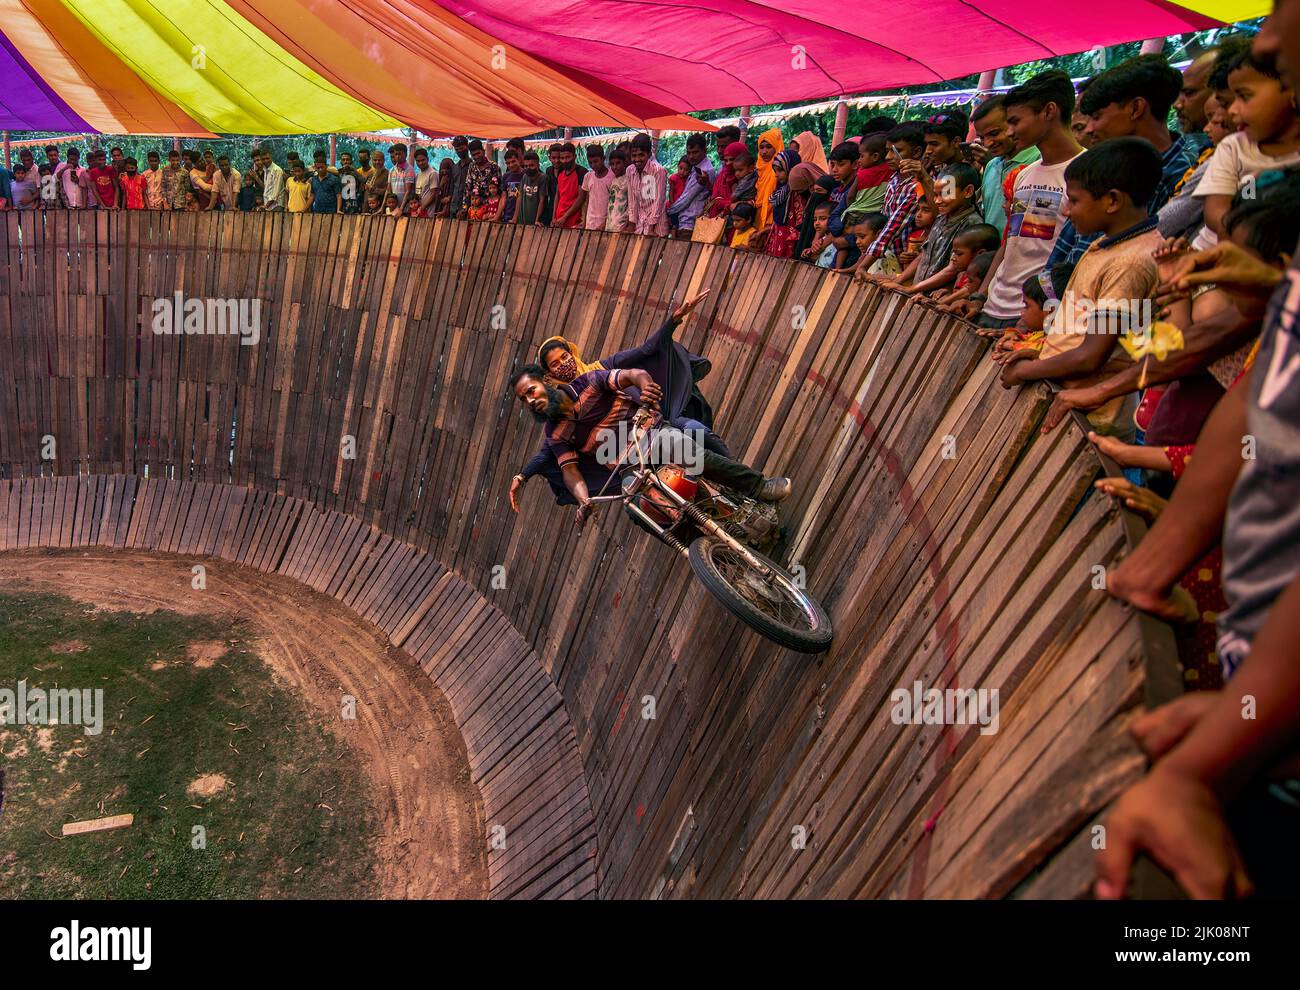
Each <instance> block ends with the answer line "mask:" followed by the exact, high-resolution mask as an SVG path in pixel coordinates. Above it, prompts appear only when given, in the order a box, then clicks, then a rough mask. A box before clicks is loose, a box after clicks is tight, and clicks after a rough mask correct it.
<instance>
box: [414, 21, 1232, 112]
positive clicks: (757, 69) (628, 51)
mask: <svg viewBox="0 0 1300 990" xmlns="http://www.w3.org/2000/svg"><path fill="white" fill-rule="evenodd" d="M436 2H437V3H439V4H441V5H442V6H443V7H445V8H447V9H448V10H451V11H454V12H455V13H457V14H459V15H460V16H461V17H463V18H464V19H465V20H466V21H467V22H468V23H470V24H473V25H474V26H475V27H477V28H479V29H481V30H482V31H484V32H485V33H487V34H489V35H492V36H494V37H497V38H500V39H501V40H503V41H505V42H506V43H508V44H512V45H516V46H518V47H519V48H521V49H523V50H524V51H526V52H528V53H529V54H531V55H534V56H537V57H539V58H543V59H548V60H551V61H554V62H555V63H558V64H559V65H562V66H565V67H568V68H571V69H577V70H580V71H582V72H585V73H588V74H590V75H592V76H594V77H595V78H597V79H601V80H605V81H606V82H609V83H615V82H616V83H617V84H618V85H619V86H620V87H622V88H623V89H626V90H630V91H631V92H633V93H637V94H639V95H640V96H643V97H645V98H646V99H649V100H654V101H656V102H658V103H662V104H664V105H666V106H669V107H672V108H673V109H674V110H678V111H684V110H701V109H710V108H715V107H727V106H743V105H747V104H750V105H752V104H762V103H777V102H788V101H793V100H801V99H814V98H817V97H825V96H832V95H839V94H843V93H861V92H867V91H870V90H873V89H884V88H889V87H894V86H904V85H911V84H916V83H932V82H941V81H943V80H945V79H952V78H955V77H958V76H962V75H966V74H968V73H972V72H979V71H981V70H984V69H989V68H995V67H997V66H1002V65H1014V64H1017V63H1020V62H1028V61H1032V60H1034V59H1040V58H1048V57H1050V56H1053V55H1063V54H1069V53H1071V52H1080V51H1087V50H1088V49H1090V48H1092V47H1094V46H1096V45H1109V44H1119V43H1121V42H1125V41H1134V40H1138V39H1143V38H1155V37H1161V36H1165V35H1171V34H1180V33H1182V32H1184V31H1194V30H1200V29H1203V28H1209V27H1215V26H1219V25H1221V24H1222V23H1223V22H1222V21H1220V20H1216V19H1214V18H1211V17H1207V16H1205V15H1203V14H1199V13H1196V12H1195V11H1192V10H1189V9H1186V8H1184V7H1181V6H1177V5H1175V4H1173V3H1168V2H1164V0H1090V2H1088V3H1087V4H1086V5H1081V4H1078V3H1072V2H1063V0H1037V2H1028V3H1026V2H1025V0H886V2H882V3H876V4H871V5H867V4H848V5H846V4H841V5H835V4H831V3H827V2H826V0H773V2H769V3H761V2H756V0H707V2H705V3H701V2H699V0H581V2H575V0H532V2H530V3H519V2H518V0H436ZM1085 10H1086V13H1085V12H1084V11H1085Z"/></svg>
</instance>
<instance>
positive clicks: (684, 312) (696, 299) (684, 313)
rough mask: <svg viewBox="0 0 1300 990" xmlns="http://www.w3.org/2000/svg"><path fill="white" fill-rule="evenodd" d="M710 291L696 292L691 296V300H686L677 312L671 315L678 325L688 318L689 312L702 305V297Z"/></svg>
mask: <svg viewBox="0 0 1300 990" xmlns="http://www.w3.org/2000/svg"><path fill="white" fill-rule="evenodd" d="M710 291H712V290H710V289H705V290H704V291H703V292H697V293H696V294H695V295H693V296H691V298H689V299H687V300H686V302H684V303H682V304H681V305H680V306H678V307H677V311H676V312H675V313H673V319H674V320H676V321H677V322H678V323H680V322H681V321H682V320H684V319H686V317H688V316H690V315H691V310H693V309H694V308H695V307H696V306H698V305H699V304H700V303H702V302H703V301H704V297H705V296H707V295H708V294H709V292H710Z"/></svg>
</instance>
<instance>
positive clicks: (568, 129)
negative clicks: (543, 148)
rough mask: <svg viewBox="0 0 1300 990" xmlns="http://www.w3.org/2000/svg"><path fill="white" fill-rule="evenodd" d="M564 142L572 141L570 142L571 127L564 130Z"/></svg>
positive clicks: (571, 138) (571, 135)
mask: <svg viewBox="0 0 1300 990" xmlns="http://www.w3.org/2000/svg"><path fill="white" fill-rule="evenodd" d="M564 140H566V141H572V140H573V128H572V127H566V128H565V129H564Z"/></svg>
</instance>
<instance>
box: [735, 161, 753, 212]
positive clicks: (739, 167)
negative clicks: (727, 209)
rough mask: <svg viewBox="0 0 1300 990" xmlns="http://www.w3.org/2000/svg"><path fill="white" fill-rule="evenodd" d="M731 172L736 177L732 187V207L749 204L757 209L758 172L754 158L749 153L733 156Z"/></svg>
mask: <svg viewBox="0 0 1300 990" xmlns="http://www.w3.org/2000/svg"><path fill="white" fill-rule="evenodd" d="M731 171H732V173H733V174H734V175H735V177H736V183H735V185H733V186H732V187H731V205H732V206H733V207H734V206H735V205H736V204H737V203H749V204H750V205H751V206H755V209H757V207H756V197H757V195H758V170H757V169H756V168H755V167H754V156H753V155H751V154H750V153H749V152H748V151H737V152H736V153H735V154H733V155H732V156H731Z"/></svg>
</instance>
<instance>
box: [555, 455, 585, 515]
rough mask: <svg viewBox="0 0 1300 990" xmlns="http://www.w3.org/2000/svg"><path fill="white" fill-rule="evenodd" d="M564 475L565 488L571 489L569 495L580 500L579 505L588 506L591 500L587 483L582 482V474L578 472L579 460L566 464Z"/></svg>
mask: <svg viewBox="0 0 1300 990" xmlns="http://www.w3.org/2000/svg"><path fill="white" fill-rule="evenodd" d="M560 470H561V471H563V473H564V487H565V488H567V489H569V494H570V495H572V496H573V497H574V498H576V499H577V500H578V505H579V506H583V505H586V504H587V501H588V499H590V498H591V496H590V494H589V493H588V492H587V483H586V482H585V481H583V480H582V472H581V471H579V470H578V460H577V458H576V457H575V458H574V459H573V460H571V461H569V462H568V463H567V464H565V465H564V466H563V467H562V468H561V469H560Z"/></svg>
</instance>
